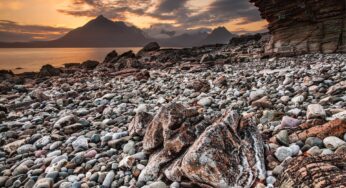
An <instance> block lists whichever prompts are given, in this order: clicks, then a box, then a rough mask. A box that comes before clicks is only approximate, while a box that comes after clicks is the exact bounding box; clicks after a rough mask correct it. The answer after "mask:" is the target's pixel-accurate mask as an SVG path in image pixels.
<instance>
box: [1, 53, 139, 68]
mask: <svg viewBox="0 0 346 188" xmlns="http://www.w3.org/2000/svg"><path fill="white" fill-rule="evenodd" d="M140 49H141V48H0V70H1V69H6V70H12V71H13V72H14V73H22V72H29V71H39V70H40V68H41V67H42V65H45V64H51V65H53V66H55V67H62V66H63V65H64V64H65V63H81V62H83V61H86V60H97V61H103V60H104V58H105V57H106V55H107V54H108V53H109V52H110V51H112V50H116V51H117V52H118V54H121V53H123V52H126V51H129V50H132V51H133V52H134V53H137V52H138V51H139V50H140ZM18 68H20V69H18Z"/></svg>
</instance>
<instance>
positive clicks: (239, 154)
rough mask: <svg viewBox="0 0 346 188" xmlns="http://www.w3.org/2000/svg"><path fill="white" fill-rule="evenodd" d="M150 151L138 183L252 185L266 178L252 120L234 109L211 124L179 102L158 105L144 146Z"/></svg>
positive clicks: (259, 137)
mask: <svg viewBox="0 0 346 188" xmlns="http://www.w3.org/2000/svg"><path fill="white" fill-rule="evenodd" d="M143 147H144V150H146V151H148V152H151V153H152V155H151V157H150V159H149V163H148V165H147V167H146V168H145V169H144V170H143V171H142V173H141V174H140V176H139V181H148V180H155V179H156V178H157V177H159V175H160V174H164V175H165V176H166V177H167V178H168V179H169V180H171V181H178V182H179V181H182V180H185V179H189V180H190V181H191V182H192V183H194V184H197V185H199V186H202V187H251V186H253V185H254V183H255V181H256V180H257V179H264V178H265V167H264V159H263V156H264V152H263V142H262V139H261V136H260V135H259V132H258V130H257V128H256V127H255V126H254V124H253V121H252V119H251V118H245V117H241V116H239V115H238V114H237V113H236V112H235V111H227V112H225V114H224V115H223V116H222V117H221V118H219V119H218V120H216V121H215V122H214V123H212V124H210V123H209V122H208V121H206V120H204V119H203V117H202V116H200V115H199V114H198V113H197V111H196V110H194V109H187V108H185V107H184V106H182V105H180V104H175V103H173V104H170V105H168V106H165V107H162V108H161V110H160V111H159V112H158V114H157V115H156V116H155V117H154V119H153V121H152V122H151V123H150V125H149V127H148V129H147V132H146V134H145V137H144V142H143Z"/></svg>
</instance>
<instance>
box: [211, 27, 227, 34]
mask: <svg viewBox="0 0 346 188" xmlns="http://www.w3.org/2000/svg"><path fill="white" fill-rule="evenodd" d="M212 32H223V33H230V32H229V31H228V30H227V29H226V27H224V26H220V27H217V28H216V29H214V30H213V31H212Z"/></svg>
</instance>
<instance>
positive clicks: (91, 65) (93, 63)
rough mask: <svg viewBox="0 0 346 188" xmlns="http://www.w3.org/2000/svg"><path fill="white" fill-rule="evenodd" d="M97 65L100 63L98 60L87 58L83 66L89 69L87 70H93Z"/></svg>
mask: <svg viewBox="0 0 346 188" xmlns="http://www.w3.org/2000/svg"><path fill="white" fill-rule="evenodd" d="M97 65H99V62H98V61H93V60H87V61H84V62H83V63H82V65H81V67H82V68H83V69H87V70H93V69H95V68H96V67H97Z"/></svg>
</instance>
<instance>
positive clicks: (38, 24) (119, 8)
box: [0, 0, 267, 42]
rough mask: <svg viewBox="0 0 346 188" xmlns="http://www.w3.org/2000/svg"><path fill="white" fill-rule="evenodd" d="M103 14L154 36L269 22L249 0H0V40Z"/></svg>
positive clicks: (36, 35) (44, 34) (56, 32)
mask: <svg viewBox="0 0 346 188" xmlns="http://www.w3.org/2000/svg"><path fill="white" fill-rule="evenodd" d="M100 14H102V15H104V16H105V17H107V18H109V19H112V20H114V21H125V22H127V23H130V24H133V25H135V26H137V27H139V28H141V29H143V30H144V31H146V32H148V33H151V34H152V35H155V32H157V31H161V30H162V29H164V30H166V31H175V32H176V33H180V32H185V31H186V30H195V29H201V28H205V29H207V28H209V29H213V28H215V27H217V26H225V27H226V28H227V29H228V30H229V31H231V32H234V33H247V32H260V31H264V30H265V27H266V24H267V22H266V21H264V20H262V19H261V18H260V16H259V12H258V10H257V9H256V8H255V7H254V6H253V5H251V4H250V3H249V2H248V0H0V41H6V42H12V41H30V40H48V39H54V38H57V37H59V36H61V35H63V34H65V33H66V32H68V31H69V30H71V29H73V28H76V27H80V26H82V25H84V24H85V23H86V22H88V21H89V20H91V19H93V18H95V17H97V16H98V15H100Z"/></svg>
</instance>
